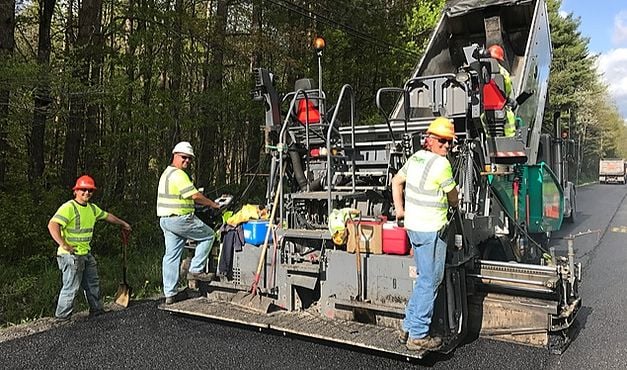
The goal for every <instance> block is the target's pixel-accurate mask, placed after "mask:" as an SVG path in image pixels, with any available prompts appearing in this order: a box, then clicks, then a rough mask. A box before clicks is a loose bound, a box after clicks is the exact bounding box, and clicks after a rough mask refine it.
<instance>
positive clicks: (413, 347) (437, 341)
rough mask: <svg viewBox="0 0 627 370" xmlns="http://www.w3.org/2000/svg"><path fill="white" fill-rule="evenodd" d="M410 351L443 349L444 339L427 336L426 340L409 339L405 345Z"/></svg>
mask: <svg viewBox="0 0 627 370" xmlns="http://www.w3.org/2000/svg"><path fill="white" fill-rule="evenodd" d="M405 346H406V347H407V349H408V350H410V351H420V350H425V349H426V350H430V351H433V350H436V349H438V348H440V347H442V338H438V337H430V336H428V335H427V336H426V337H424V338H409V339H408V340H407V344H406V345H405Z"/></svg>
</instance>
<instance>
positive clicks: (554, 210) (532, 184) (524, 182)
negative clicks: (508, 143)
mask: <svg viewBox="0 0 627 370" xmlns="http://www.w3.org/2000/svg"><path fill="white" fill-rule="evenodd" d="M515 172H516V173H517V174H519V179H520V181H519V183H520V189H519V193H518V199H516V198H515V197H514V190H513V189H514V185H513V183H514V179H515V175H513V174H512V175H507V176H494V177H493V178H492V180H491V185H492V189H493V190H494V192H495V193H496V195H497V196H498V198H499V199H500V200H501V203H503V205H504V206H505V209H506V211H507V213H508V214H509V215H510V217H511V218H513V219H514V220H515V221H516V222H518V223H519V224H527V230H528V231H529V232H530V233H544V232H549V231H556V230H559V229H560V227H561V226H562V220H563V215H564V192H563V190H562V187H561V185H560V182H559V181H558V179H557V177H556V176H555V174H554V173H553V171H551V169H550V168H549V167H548V166H547V165H546V164H545V163H539V164H536V165H519V166H517V168H516V171H515ZM516 203H517V204H518V207H516ZM516 208H517V211H518V212H516Z"/></svg>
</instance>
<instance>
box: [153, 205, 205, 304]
mask: <svg viewBox="0 0 627 370" xmlns="http://www.w3.org/2000/svg"><path fill="white" fill-rule="evenodd" d="M159 225H161V230H163V236H164V237H165V254H164V255H163V263H162V269H163V294H164V295H165V296H166V297H173V296H175V295H176V293H177V292H176V286H177V284H178V282H179V269H180V263H181V254H183V248H184V246H185V241H186V240H187V239H191V240H195V241H197V242H198V244H197V245H196V250H195V252H194V258H192V262H191V265H190V267H189V272H202V271H203V270H204V268H205V264H206V262H207V257H208V256H209V252H211V247H212V246H213V240H214V239H215V233H214V232H213V230H212V229H211V228H210V227H209V226H207V225H206V224H205V223H204V222H202V221H201V220H200V219H199V218H198V217H196V216H194V214H193V213H190V214H188V215H184V216H173V217H161V219H160V220H159Z"/></svg>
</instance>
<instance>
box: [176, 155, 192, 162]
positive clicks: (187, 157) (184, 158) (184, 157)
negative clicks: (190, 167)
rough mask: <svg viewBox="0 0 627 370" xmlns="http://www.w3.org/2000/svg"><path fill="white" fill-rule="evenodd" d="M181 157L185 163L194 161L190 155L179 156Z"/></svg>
mask: <svg viewBox="0 0 627 370" xmlns="http://www.w3.org/2000/svg"><path fill="white" fill-rule="evenodd" d="M179 155H180V156H181V158H182V159H183V160H184V161H191V160H192V157H190V156H188V155H182V154H179Z"/></svg>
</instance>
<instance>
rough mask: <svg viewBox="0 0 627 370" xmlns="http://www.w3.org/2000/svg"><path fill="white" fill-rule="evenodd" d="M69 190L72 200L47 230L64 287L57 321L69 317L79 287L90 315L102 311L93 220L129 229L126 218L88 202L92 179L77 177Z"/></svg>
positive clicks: (55, 215) (95, 314)
mask: <svg viewBox="0 0 627 370" xmlns="http://www.w3.org/2000/svg"><path fill="white" fill-rule="evenodd" d="M72 190H73V191H74V199H72V200H70V201H67V202H65V203H63V205H61V207H59V209H58V210H57V211H56V212H55V214H54V216H52V218H51V219H50V221H49V222H48V231H49V232H50V235H51V236H52V239H54V241H55V242H56V243H57V244H58V248H57V264H58V266H59V270H61V273H62V274H63V287H62V288H61V292H60V293H59V300H58V302H57V309H56V312H55V317H56V318H57V320H59V321H64V320H68V319H69V318H70V316H71V315H72V310H73V305H74V298H76V294H77V293H78V290H79V288H82V289H83V290H84V291H85V297H86V298H87V303H88V304H89V313H90V316H97V315H100V314H102V313H103V312H104V311H103V308H102V304H101V303H100V282H99V279H98V269H97V266H96V259H95V258H94V256H93V255H92V254H91V245H90V243H91V239H92V235H93V234H94V225H95V224H96V221H99V220H105V221H107V222H109V223H112V224H116V225H120V226H122V228H123V229H125V230H126V231H131V226H130V225H129V224H128V223H127V222H126V221H124V220H122V219H120V218H118V217H116V216H114V215H113V214H112V213H109V212H106V211H103V210H102V209H100V207H98V206H97V205H95V204H94V203H91V202H90V200H91V197H92V195H93V194H94V191H95V190H96V183H95V182H94V179H93V178H91V177H90V176H87V175H84V176H81V177H79V178H78V179H77V180H76V184H75V185H74V188H73V189H72Z"/></svg>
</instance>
